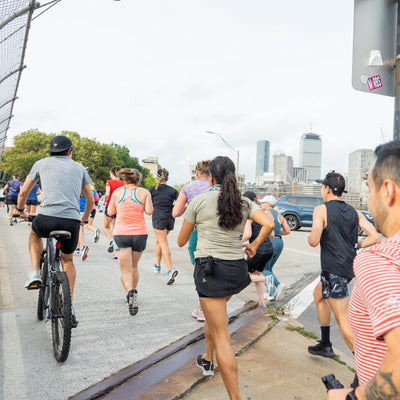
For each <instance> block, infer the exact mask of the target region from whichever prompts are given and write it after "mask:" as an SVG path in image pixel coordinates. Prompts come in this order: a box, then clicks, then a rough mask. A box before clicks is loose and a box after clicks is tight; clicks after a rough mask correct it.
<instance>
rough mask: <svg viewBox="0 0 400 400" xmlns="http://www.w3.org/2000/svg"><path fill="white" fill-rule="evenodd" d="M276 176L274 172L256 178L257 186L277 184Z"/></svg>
mask: <svg viewBox="0 0 400 400" xmlns="http://www.w3.org/2000/svg"><path fill="white" fill-rule="evenodd" d="M276 182H277V181H276V179H275V175H274V173H273V172H265V173H264V175H261V176H257V177H256V186H265V185H271V184H274V183H276Z"/></svg>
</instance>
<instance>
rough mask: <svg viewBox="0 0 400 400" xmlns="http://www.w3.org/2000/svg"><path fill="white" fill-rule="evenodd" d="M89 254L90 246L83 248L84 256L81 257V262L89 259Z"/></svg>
mask: <svg viewBox="0 0 400 400" xmlns="http://www.w3.org/2000/svg"><path fill="white" fill-rule="evenodd" d="M88 253H89V247H88V246H83V247H82V256H81V260H82V261H85V260H86V259H87V255H88Z"/></svg>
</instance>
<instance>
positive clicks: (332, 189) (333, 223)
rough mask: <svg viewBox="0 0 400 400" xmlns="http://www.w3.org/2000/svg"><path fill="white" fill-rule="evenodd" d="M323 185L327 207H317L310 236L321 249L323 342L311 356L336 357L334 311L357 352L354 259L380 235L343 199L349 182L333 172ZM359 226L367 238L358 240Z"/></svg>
mask: <svg viewBox="0 0 400 400" xmlns="http://www.w3.org/2000/svg"><path fill="white" fill-rule="evenodd" d="M317 182H318V183H321V184H322V186H321V196H322V198H323V199H324V204H322V205H320V206H318V207H316V208H315V209H314V214H313V226H312V229H311V234H310V236H309V237H308V243H309V244H310V246H312V247H316V246H318V244H320V246H321V282H319V283H318V284H317V286H316V287H315V289H314V293H313V295H314V301H315V304H316V306H317V312H318V319H319V324H320V327H321V340H320V342H319V343H318V344H317V345H315V346H310V347H309V348H308V352H309V353H310V354H313V355H316V356H322V357H334V356H335V353H334V352H333V349H332V343H331V341H330V318H331V310H332V311H333V313H334V314H335V318H336V321H337V323H338V325H339V328H340V331H341V332H342V336H343V338H344V340H345V341H346V344H347V346H348V347H349V348H350V350H353V332H352V330H351V327H350V323H349V320H348V317H347V309H348V304H349V290H348V287H347V285H348V284H349V282H350V281H351V280H352V279H353V277H354V273H353V259H354V257H355V255H356V249H357V248H360V249H361V248H365V247H368V246H371V245H373V244H375V243H377V242H379V241H380V236H379V234H378V232H377V231H376V230H375V228H374V227H373V226H372V224H370V223H369V222H368V221H367V220H366V218H365V217H364V215H363V214H362V213H360V212H359V211H356V210H355V209H354V208H353V207H352V206H350V205H349V204H347V203H345V202H344V201H343V200H342V197H341V196H342V193H344V192H345V190H344V189H345V180H344V178H343V176H342V175H341V174H339V173H337V172H335V171H332V172H329V173H328V174H327V175H326V177H325V179H323V180H317ZM358 227H360V228H361V229H362V230H363V231H364V232H365V233H366V234H367V237H366V238H364V239H363V240H361V241H359V242H358V243H357V240H358Z"/></svg>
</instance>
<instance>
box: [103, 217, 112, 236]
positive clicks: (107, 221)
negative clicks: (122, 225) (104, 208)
mask: <svg viewBox="0 0 400 400" xmlns="http://www.w3.org/2000/svg"><path fill="white" fill-rule="evenodd" d="M111 221H112V218H110V217H107V215H106V214H104V219H103V227H104V233H105V234H106V237H107V239H108V241H110V240H112V228H111Z"/></svg>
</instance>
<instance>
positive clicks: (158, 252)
mask: <svg viewBox="0 0 400 400" xmlns="http://www.w3.org/2000/svg"><path fill="white" fill-rule="evenodd" d="M156 231H157V229H154V233H155V234H156ZM161 258H162V251H161V245H160V242H159V241H158V239H157V234H156V266H157V267H160V266H161Z"/></svg>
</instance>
